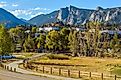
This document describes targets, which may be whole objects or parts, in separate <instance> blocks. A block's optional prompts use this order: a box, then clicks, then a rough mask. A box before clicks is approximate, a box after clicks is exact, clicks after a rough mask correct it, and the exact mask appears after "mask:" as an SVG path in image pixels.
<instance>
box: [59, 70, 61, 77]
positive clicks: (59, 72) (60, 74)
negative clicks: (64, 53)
mask: <svg viewBox="0 0 121 80" xmlns="http://www.w3.org/2000/svg"><path fill="white" fill-rule="evenodd" d="M60 75H61V68H59V76H60Z"/></svg>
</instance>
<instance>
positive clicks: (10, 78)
mask: <svg viewBox="0 0 121 80" xmlns="http://www.w3.org/2000/svg"><path fill="white" fill-rule="evenodd" d="M0 80H55V79H51V78H47V77H42V76H41V77H40V76H34V75H27V74H20V73H14V72H9V71H6V70H1V69H0Z"/></svg>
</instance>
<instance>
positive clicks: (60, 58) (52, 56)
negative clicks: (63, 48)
mask: <svg viewBox="0 0 121 80" xmlns="http://www.w3.org/2000/svg"><path fill="white" fill-rule="evenodd" d="M47 57H48V58H49V59H58V60H69V59H70V58H69V56H67V55H64V54H50V55H48V56H47Z"/></svg>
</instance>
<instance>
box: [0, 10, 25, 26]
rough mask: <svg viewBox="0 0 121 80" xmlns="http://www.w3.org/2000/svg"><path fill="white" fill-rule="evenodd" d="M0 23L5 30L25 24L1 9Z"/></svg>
mask: <svg viewBox="0 0 121 80" xmlns="http://www.w3.org/2000/svg"><path fill="white" fill-rule="evenodd" d="M0 23H1V24H3V25H4V26H5V27H6V28H11V27H15V26H17V25H24V24H26V23H25V22H23V21H21V20H20V19H18V18H17V17H15V16H14V15H13V14H11V13H10V12H8V11H7V10H5V9H3V8H0Z"/></svg>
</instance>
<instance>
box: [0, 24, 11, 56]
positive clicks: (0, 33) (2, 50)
mask: <svg viewBox="0 0 121 80" xmlns="http://www.w3.org/2000/svg"><path fill="white" fill-rule="evenodd" d="M11 51H12V39H11V36H10V34H9V33H8V31H7V30H6V29H5V28H4V27H3V26H2V25H0V55H4V54H9V53H10V52H11Z"/></svg>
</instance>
